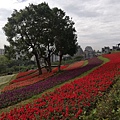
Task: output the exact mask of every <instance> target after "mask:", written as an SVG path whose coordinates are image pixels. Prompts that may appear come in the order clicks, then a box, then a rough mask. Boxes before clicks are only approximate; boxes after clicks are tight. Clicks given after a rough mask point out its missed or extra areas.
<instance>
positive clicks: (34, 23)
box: [3, 3, 51, 74]
mask: <svg viewBox="0 0 120 120" xmlns="http://www.w3.org/2000/svg"><path fill="white" fill-rule="evenodd" d="M50 18H51V9H50V8H49V6H48V4H46V3H41V4H39V5H33V4H30V5H29V6H28V7H26V8H25V9H23V10H20V11H19V12H18V11H17V10H14V12H13V13H12V15H11V17H10V18H8V22H7V24H6V25H5V26H4V27H3V30H4V31H5V34H6V36H7V41H8V42H9V43H10V46H12V47H13V48H14V50H15V51H16V52H17V53H19V54H22V55H27V56H29V55H31V53H32V54H33V55H34V56H35V58H36V62H37V66H38V69H39V74H42V71H41V65H40V61H39V59H40V57H41V55H42V54H43V53H44V51H42V50H43V49H42V48H43V47H44V46H43V45H42V44H41V43H42V41H43V38H44V34H45V32H46V31H47V30H49V28H50V27H51V26H50V22H51V21H50Z"/></svg>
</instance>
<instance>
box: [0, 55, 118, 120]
mask: <svg viewBox="0 0 120 120" xmlns="http://www.w3.org/2000/svg"><path fill="white" fill-rule="evenodd" d="M105 57H107V58H109V59H110V62H108V63H106V64H104V65H103V66H101V67H99V68H98V69H96V70H94V71H93V72H92V73H90V74H89V75H87V76H85V77H83V78H80V79H77V80H75V81H73V82H71V83H67V84H65V85H63V86H62V87H60V88H58V89H56V90H55V91H54V92H50V93H47V94H46V95H43V96H42V97H41V98H39V99H37V100H35V101H34V102H33V103H31V104H27V105H24V106H22V107H21V108H14V109H13V110H11V111H10V112H8V113H2V114H1V115H0V120H6V119H9V120H18V119H19V120H27V119H30V120H42V119H46V120H50V119H51V120H65V119H70V120H74V119H76V118H78V117H79V116H80V115H81V113H82V111H83V108H88V107H89V106H90V105H92V103H94V101H95V100H96V97H97V96H101V95H102V93H103V92H104V91H106V90H107V89H108V88H109V86H110V85H111V84H112V83H113V81H114V79H115V77H116V76H118V75H119V74H120V53H115V54H109V55H105Z"/></svg>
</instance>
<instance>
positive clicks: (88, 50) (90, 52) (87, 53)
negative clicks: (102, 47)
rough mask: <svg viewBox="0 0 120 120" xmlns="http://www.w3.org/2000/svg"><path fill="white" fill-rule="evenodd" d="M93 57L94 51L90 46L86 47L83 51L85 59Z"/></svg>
mask: <svg viewBox="0 0 120 120" xmlns="http://www.w3.org/2000/svg"><path fill="white" fill-rule="evenodd" d="M94 56H95V51H94V50H93V49H92V47H91V46H87V47H86V48H85V51H84V57H85V59H89V58H92V57H94Z"/></svg>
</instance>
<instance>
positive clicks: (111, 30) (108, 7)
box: [0, 0, 120, 50]
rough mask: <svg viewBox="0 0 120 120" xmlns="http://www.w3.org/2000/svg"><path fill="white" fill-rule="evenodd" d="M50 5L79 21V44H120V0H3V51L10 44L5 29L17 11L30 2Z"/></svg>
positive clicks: (0, 10) (0, 39)
mask: <svg viewBox="0 0 120 120" xmlns="http://www.w3.org/2000/svg"><path fill="white" fill-rule="evenodd" d="M44 1H45V2H47V3H48V4H49V6H50V7H51V8H53V7H58V8H61V9H62V10H64V11H65V12H66V15H68V16H70V17H71V18H72V19H73V21H74V22H75V28H76V31H77V36H78V43H79V45H80V46H81V47H82V48H83V50H84V49H85V47H86V46H92V48H93V49H95V50H101V48H102V47H104V46H110V47H111V48H112V46H113V45H116V44H118V43H120V0H0V48H4V44H6V45H8V42H7V41H6V36H5V34H4V32H3V30H2V27H3V26H4V25H5V24H6V23H7V18H8V17H10V15H11V13H12V12H13V10H14V9H17V10H19V9H24V8H25V6H28V5H29V3H34V4H39V3H41V2H44Z"/></svg>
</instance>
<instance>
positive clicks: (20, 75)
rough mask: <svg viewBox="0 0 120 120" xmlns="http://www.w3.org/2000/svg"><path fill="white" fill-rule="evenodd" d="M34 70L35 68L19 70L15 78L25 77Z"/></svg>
mask: <svg viewBox="0 0 120 120" xmlns="http://www.w3.org/2000/svg"><path fill="white" fill-rule="evenodd" d="M36 71H37V70H29V71H26V72H20V73H18V75H17V77H16V79H18V78H21V77H25V76H27V75H30V74H32V73H34V72H36Z"/></svg>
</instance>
